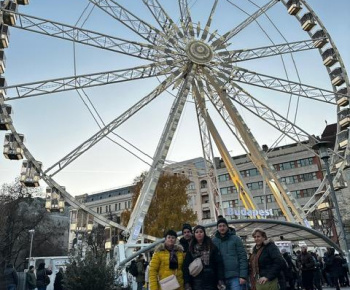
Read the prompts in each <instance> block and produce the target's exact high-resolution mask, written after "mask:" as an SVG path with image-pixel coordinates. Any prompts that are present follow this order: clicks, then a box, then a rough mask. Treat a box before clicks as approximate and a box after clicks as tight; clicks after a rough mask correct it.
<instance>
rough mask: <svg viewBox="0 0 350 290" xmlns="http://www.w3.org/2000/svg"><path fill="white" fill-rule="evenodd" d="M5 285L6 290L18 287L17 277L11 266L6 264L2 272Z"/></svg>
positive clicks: (13, 289) (14, 289)
mask: <svg viewBox="0 0 350 290" xmlns="http://www.w3.org/2000/svg"><path fill="white" fill-rule="evenodd" d="M4 276H5V285H6V287H7V288H6V289H7V290H16V289H17V285H18V275H17V272H16V270H15V269H14V268H13V265H12V264H7V266H6V268H5V270H4Z"/></svg>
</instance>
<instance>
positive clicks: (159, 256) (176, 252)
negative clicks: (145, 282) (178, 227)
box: [149, 230, 184, 290]
mask: <svg viewBox="0 0 350 290" xmlns="http://www.w3.org/2000/svg"><path fill="white" fill-rule="evenodd" d="M176 239H177V234H176V232H175V231H173V230H169V231H167V233H166V234H165V241H164V244H160V245H159V246H158V247H157V248H156V249H155V251H154V254H153V257H152V260H151V263H150V265H149V290H161V287H160V285H159V283H158V281H159V280H162V279H164V278H166V277H169V276H170V275H172V274H174V275H176V278H177V281H178V282H179V284H180V288H178V289H180V290H182V289H184V281H183V275H182V265H183V262H184V252H183V248H182V246H181V245H179V244H177V243H176Z"/></svg>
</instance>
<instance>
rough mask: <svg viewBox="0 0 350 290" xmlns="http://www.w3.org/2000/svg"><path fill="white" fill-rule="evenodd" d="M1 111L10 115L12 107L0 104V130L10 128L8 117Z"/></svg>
mask: <svg viewBox="0 0 350 290" xmlns="http://www.w3.org/2000/svg"><path fill="white" fill-rule="evenodd" d="M3 113H6V114H7V115H10V114H11V113H12V107H11V106H10V105H6V104H3V105H1V106H0V130H3V131H7V130H9V129H10V119H9V118H8V117H7V116H5V115H4V114H3Z"/></svg>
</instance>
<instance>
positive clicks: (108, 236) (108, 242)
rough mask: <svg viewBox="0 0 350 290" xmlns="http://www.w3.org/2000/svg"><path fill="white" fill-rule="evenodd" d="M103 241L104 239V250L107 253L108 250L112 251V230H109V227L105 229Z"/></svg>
mask: <svg viewBox="0 0 350 290" xmlns="http://www.w3.org/2000/svg"><path fill="white" fill-rule="evenodd" d="M104 239H105V250H106V251H107V252H109V251H110V250H112V229H111V227H105V230H104Z"/></svg>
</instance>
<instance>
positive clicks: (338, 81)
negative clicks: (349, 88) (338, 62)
mask: <svg viewBox="0 0 350 290" xmlns="http://www.w3.org/2000/svg"><path fill="white" fill-rule="evenodd" d="M329 75H330V77H331V80H332V85H333V86H340V85H342V84H343V83H344V82H345V78H344V73H343V70H342V69H341V67H337V68H335V69H334V70H332V71H331V72H330V74H329Z"/></svg>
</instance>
